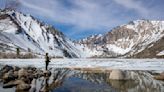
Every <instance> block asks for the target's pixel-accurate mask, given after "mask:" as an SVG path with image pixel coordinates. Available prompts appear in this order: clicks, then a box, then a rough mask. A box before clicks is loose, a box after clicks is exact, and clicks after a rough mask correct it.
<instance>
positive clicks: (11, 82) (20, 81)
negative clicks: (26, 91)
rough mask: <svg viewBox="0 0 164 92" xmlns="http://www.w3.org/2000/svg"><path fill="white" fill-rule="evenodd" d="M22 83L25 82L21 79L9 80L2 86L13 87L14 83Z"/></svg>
mask: <svg viewBox="0 0 164 92" xmlns="http://www.w3.org/2000/svg"><path fill="white" fill-rule="evenodd" d="M23 83H25V82H24V81H22V80H14V81H10V82H8V83H5V84H4V85H3V88H12V87H14V86H16V85H19V84H23Z"/></svg>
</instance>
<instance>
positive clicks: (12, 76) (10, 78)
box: [2, 70, 15, 83]
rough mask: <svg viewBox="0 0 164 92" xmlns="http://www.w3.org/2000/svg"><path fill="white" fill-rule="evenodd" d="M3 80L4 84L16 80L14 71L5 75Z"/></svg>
mask: <svg viewBox="0 0 164 92" xmlns="http://www.w3.org/2000/svg"><path fill="white" fill-rule="evenodd" d="M2 79H3V82H4V83H6V82H9V81H11V80H15V76H14V73H13V71H12V70H11V71H9V72H7V73H5V74H4V75H3V78H2Z"/></svg>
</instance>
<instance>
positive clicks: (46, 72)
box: [43, 70, 51, 77]
mask: <svg viewBox="0 0 164 92" xmlns="http://www.w3.org/2000/svg"><path fill="white" fill-rule="evenodd" d="M43 74H44V77H49V76H51V71H48V70H45V71H44V72H43Z"/></svg>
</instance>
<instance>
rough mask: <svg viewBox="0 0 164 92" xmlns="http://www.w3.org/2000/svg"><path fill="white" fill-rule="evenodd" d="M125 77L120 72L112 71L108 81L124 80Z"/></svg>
mask: <svg viewBox="0 0 164 92" xmlns="http://www.w3.org/2000/svg"><path fill="white" fill-rule="evenodd" d="M125 77H126V75H125V73H124V71H122V70H112V72H111V73H110V76H109V79H111V80H125V79H126V78H125Z"/></svg>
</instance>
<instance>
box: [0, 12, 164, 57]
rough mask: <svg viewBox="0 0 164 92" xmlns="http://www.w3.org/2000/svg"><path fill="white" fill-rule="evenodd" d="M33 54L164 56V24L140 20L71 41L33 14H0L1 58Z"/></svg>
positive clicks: (55, 55)
mask: <svg viewBox="0 0 164 92" xmlns="http://www.w3.org/2000/svg"><path fill="white" fill-rule="evenodd" d="M17 48H19V49H20V51H21V53H26V52H31V53H33V54H36V55H44V54H45V53H46V52H48V53H49V54H50V55H51V56H53V57H135V58H147V57H148V58H149V57H151V58H153V57H162V58H163V57H164V21H150V20H136V21H131V22H129V23H128V24H125V25H121V26H118V27H116V28H114V29H112V30H111V31H109V32H108V33H106V34H97V35H92V36H89V37H87V38H85V39H81V40H79V41H74V42H73V41H71V40H70V39H69V38H67V37H66V36H65V35H64V34H63V33H62V32H60V31H57V30H56V29H55V28H53V27H52V26H49V25H45V24H44V23H41V22H39V21H38V20H37V19H35V18H33V17H32V16H30V15H24V14H23V13H20V12H16V11H14V10H3V11H2V10H1V11H0V51H1V52H0V55H1V54H3V53H11V52H15V53H16V52H17V51H16V50H17Z"/></svg>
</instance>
